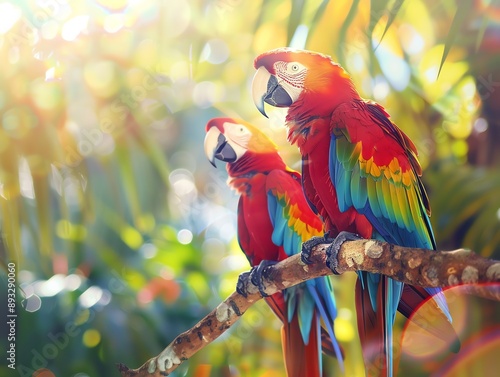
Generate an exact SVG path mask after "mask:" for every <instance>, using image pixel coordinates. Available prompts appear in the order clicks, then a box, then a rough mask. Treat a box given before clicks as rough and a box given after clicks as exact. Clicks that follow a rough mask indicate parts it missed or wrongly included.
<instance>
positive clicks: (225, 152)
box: [214, 134, 236, 162]
mask: <svg viewBox="0 0 500 377" xmlns="http://www.w3.org/2000/svg"><path fill="white" fill-rule="evenodd" d="M214 157H215V158H216V159H218V160H221V161H224V162H234V161H236V152H235V151H234V149H233V148H232V147H231V146H230V145H229V144H228V143H227V140H226V138H225V137H224V135H223V134H220V135H219V137H218V138H217V147H216V148H215V154H214Z"/></svg>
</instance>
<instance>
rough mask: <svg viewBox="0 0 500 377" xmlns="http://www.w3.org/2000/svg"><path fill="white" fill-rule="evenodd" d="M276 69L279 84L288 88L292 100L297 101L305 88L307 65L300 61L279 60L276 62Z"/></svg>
mask: <svg viewBox="0 0 500 377" xmlns="http://www.w3.org/2000/svg"><path fill="white" fill-rule="evenodd" d="M274 70H275V72H276V78H277V79H278V84H279V85H281V86H282V87H283V89H285V90H286V92H287V93H288V95H289V96H290V98H291V99H292V102H295V101H296V100H297V98H299V96H300V93H302V90H303V89H304V81H305V79H306V75H307V67H306V66H304V65H303V64H301V63H299V62H283V61H279V62H276V63H274Z"/></svg>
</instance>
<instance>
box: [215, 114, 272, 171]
mask: <svg viewBox="0 0 500 377" xmlns="http://www.w3.org/2000/svg"><path fill="white" fill-rule="evenodd" d="M206 131H207V134H206V136H205V154H206V155H207V158H208V159H209V161H210V162H211V163H212V165H214V166H215V163H214V160H215V159H218V160H221V161H224V162H228V163H230V164H234V163H236V162H238V161H240V160H246V162H247V164H246V165H251V164H252V163H253V162H255V161H253V160H258V159H261V158H268V157H270V156H275V157H277V156H278V152H277V148H276V145H275V144H274V143H273V142H272V141H271V140H270V139H269V138H268V137H267V136H266V135H265V134H264V133H262V131H259V130H258V129H257V128H256V127H254V126H252V125H251V124H250V123H248V122H245V121H243V120H240V119H233V118H213V119H211V120H210V121H209V122H208V123H207V126H206ZM280 160H281V159H280Z"/></svg>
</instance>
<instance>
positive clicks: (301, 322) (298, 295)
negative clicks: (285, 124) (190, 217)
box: [205, 118, 342, 377]
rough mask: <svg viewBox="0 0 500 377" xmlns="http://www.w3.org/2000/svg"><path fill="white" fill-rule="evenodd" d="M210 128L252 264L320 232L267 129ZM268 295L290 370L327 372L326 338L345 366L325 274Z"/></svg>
mask: <svg viewBox="0 0 500 377" xmlns="http://www.w3.org/2000/svg"><path fill="white" fill-rule="evenodd" d="M206 131H207V134H206V137H205V153H206V155H207V157H208V159H209V160H210V162H212V164H214V159H215V158H217V159H219V160H221V161H224V162H227V172H228V175H229V181H228V182H229V185H230V186H231V187H232V188H233V189H235V190H236V191H237V192H238V193H239V194H240V199H239V204H238V241H239V244H240V247H241V249H242V250H243V252H244V253H245V255H246V257H247V258H248V261H249V262H250V264H251V265H252V266H257V265H260V266H264V267H265V266H267V265H268V264H269V263H270V262H277V261H281V260H283V259H285V258H287V257H288V256H290V255H294V254H297V253H299V252H300V251H301V244H302V242H303V241H306V240H308V239H310V238H311V237H313V236H320V235H322V234H323V230H322V229H323V224H322V222H321V220H320V219H319V218H318V217H317V216H316V215H315V214H314V213H313V212H312V210H311V209H310V208H309V206H308V204H307V202H306V199H305V197H304V194H303V191H302V187H301V184H300V174H299V173H297V172H296V171H293V170H292V169H290V168H288V167H287V166H286V165H285V163H284V162H283V160H282V159H281V157H280V156H279V154H278V152H277V149H276V145H275V144H274V143H273V142H272V141H271V140H270V139H269V138H268V137H267V136H265V135H264V134H263V133H262V132H261V131H259V130H258V129H257V128H255V127H253V126H252V125H251V124H249V123H247V122H245V121H242V120H238V119H232V118H214V119H212V120H210V121H209V122H208V123H207V126H206ZM214 166H215V164H214ZM265 299H266V301H267V303H268V304H269V306H270V307H271V308H272V309H273V311H274V312H275V313H276V315H277V316H278V317H279V318H280V320H281V321H282V322H283V324H284V325H283V327H282V344H283V353H284V358H285V364H286V370H287V374H288V376H289V377H292V376H293V377H304V376H310V377H316V376H317V377H321V376H322V361H321V360H322V359H321V349H322V343H323V349H324V350H325V352H326V353H329V354H331V355H332V356H333V355H335V356H336V357H337V359H338V360H339V363H340V364H341V367H342V351H341V348H340V346H339V344H338V342H337V340H336V338H335V333H334V330H333V321H334V319H335V317H336V316H337V309H336V304H335V298H334V293H333V289H332V285H331V282H330V280H329V279H328V278H327V277H321V278H316V279H313V280H309V281H307V282H305V283H302V284H299V285H297V286H294V287H291V288H288V289H286V290H284V291H283V292H279V293H275V294H274V295H272V296H268V297H265ZM322 324H323V326H324V329H322V326H321V325H322Z"/></svg>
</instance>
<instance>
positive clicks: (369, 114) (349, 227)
mask: <svg viewBox="0 0 500 377" xmlns="http://www.w3.org/2000/svg"><path fill="white" fill-rule="evenodd" d="M254 65H255V68H256V69H257V72H256V74H255V76H254V81H253V87H252V91H253V99H254V102H255V104H256V106H257V107H258V109H259V110H260V111H261V113H262V114H264V115H266V114H265V111H264V102H266V103H268V104H270V105H272V106H276V107H288V112H287V116H286V126H287V128H288V140H289V141H290V142H291V143H292V144H296V145H297V146H298V148H299V150H300V153H301V155H302V184H303V188H304V191H305V194H306V197H307V198H308V201H309V203H310V205H311V206H312V208H314V209H315V210H316V211H317V212H318V213H319V214H320V215H321V216H322V218H323V221H324V223H325V230H326V231H328V232H329V235H338V234H339V232H342V233H341V235H340V237H339V238H337V239H336V240H335V242H334V244H333V245H334V246H333V249H330V250H329V252H330V256H329V261H330V262H331V264H334V262H335V261H336V257H335V256H336V254H335V253H333V258H332V252H334V251H338V248H339V247H340V245H341V244H342V242H343V241H345V240H346V239H353V238H355V236H354V235H353V234H354V233H355V234H357V235H360V236H361V237H363V238H374V239H379V240H384V241H387V242H390V243H393V244H397V245H401V246H411V247H419V248H427V249H435V246H436V244H435V240H434V235H433V233H432V228H431V224H430V221H429V215H430V206H429V201H428V198H427V194H426V192H425V189H424V186H423V184H422V182H421V180H420V176H421V174H422V169H421V167H420V164H419V162H418V160H417V150H416V148H415V145H414V144H413V143H412V141H411V140H410V139H409V138H408V136H406V135H405V134H404V133H403V132H402V131H401V130H400V129H399V128H398V127H397V126H396V125H395V124H394V123H392V122H391V120H390V119H389V114H388V113H387V112H386V111H385V110H384V108H383V107H382V106H380V105H379V104H377V103H375V102H371V101H365V100H363V99H362V98H361V97H360V96H359V94H358V92H357V91H356V89H355V87H354V84H353V82H352V81H351V79H350V77H349V75H348V74H347V72H346V71H345V70H344V69H343V68H342V67H341V66H340V65H338V64H336V63H334V62H333V61H332V60H331V58H330V57H329V56H326V55H322V54H319V53H314V52H310V51H302V50H294V49H290V48H280V49H275V50H271V51H269V52H266V53H264V54H262V55H260V56H258V57H257V58H256V59H255V62H254ZM343 232H350V233H348V234H346V233H343ZM351 233H353V234H351ZM315 242H318V241H311V243H309V244H308V243H306V249H307V246H309V247H310V246H312V245H314V243H315ZM306 251H307V250H306ZM306 258H307V254H306ZM330 267H334V265H333V266H332V265H330ZM333 270H334V268H333ZM334 272H335V271H334ZM358 275H359V279H358V282H357V284H356V308H357V317H358V330H359V335H360V340H361V343H362V348H363V355H364V358H365V363H366V365H367V369H370V368H368V367H369V366H373V363H374V360H375V359H376V357H379V355H383V357H384V359H385V360H384V361H383V362H382V365H381V366H380V368H379V369H380V374H384V375H385V374H387V375H389V376H392V374H393V361H392V359H393V355H392V352H393V351H392V337H393V336H392V327H393V323H394V318H395V314H396V310H397V309H398V306H399V310H400V311H401V312H402V313H403V314H405V315H406V316H408V315H410V314H411V313H412V312H413V311H414V310H415V308H416V306H418V304H420V303H421V302H422V300H424V299H425V298H427V297H428V296H429V294H430V295H434V296H433V297H434V300H435V301H436V303H437V305H438V306H439V308H440V309H441V310H440V311H439V310H437V312H438V314H439V315H440V316H442V315H443V314H444V315H445V316H446V317H447V319H448V320H449V323H451V320H452V319H451V316H450V314H449V310H448V307H447V304H446V300H445V299H444V296H443V294H442V293H441V290H440V289H437V288H428V289H426V290H425V291H424V290H423V289H420V288H417V287H410V286H404V285H403V284H402V283H400V282H397V281H395V280H393V279H390V278H388V277H385V276H381V275H379V274H372V273H366V272H360V273H359V274H358ZM444 322H445V323H446V327H448V326H449V328H446V329H443V328H441V329H440V328H436V326H434V328H433V327H432V326H433V325H432V323H428V324H427V325H428V326H429V330H430V331H432V332H434V333H435V334H437V335H442V334H443V333H445V332H448V337H449V332H452V334H453V335H452V336H453V337H454V339H455V343H454V345H453V346H452V349H453V350H454V351H458V347H459V342H458V339H457V338H456V335H455V333H454V330H453V328H452V327H451V325H450V324H449V323H448V322H447V321H444Z"/></svg>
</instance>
